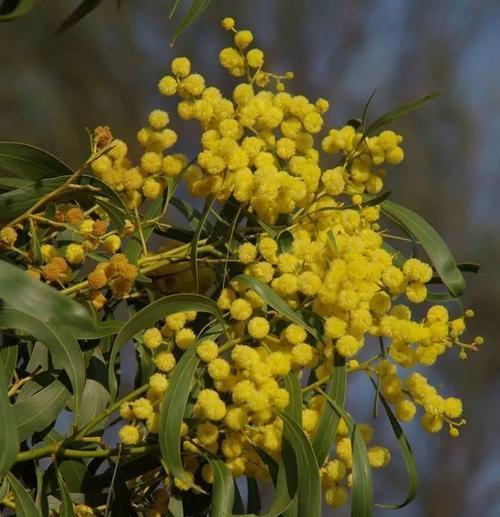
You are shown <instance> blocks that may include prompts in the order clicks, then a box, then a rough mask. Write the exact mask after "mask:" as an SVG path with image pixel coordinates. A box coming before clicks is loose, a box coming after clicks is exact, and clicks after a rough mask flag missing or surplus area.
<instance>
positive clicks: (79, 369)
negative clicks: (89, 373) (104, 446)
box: [0, 307, 85, 415]
mask: <svg viewBox="0 0 500 517" xmlns="http://www.w3.org/2000/svg"><path fill="white" fill-rule="evenodd" d="M0 327H4V328H12V329H17V330H22V331H23V332H26V333H27V334H29V335H30V336H33V337H35V338H36V339H38V340H39V341H41V342H42V343H43V344H44V345H45V346H46V347H47V348H48V349H49V351H50V353H51V354H52V358H53V360H54V364H55V365H56V366H57V367H59V368H61V369H63V370H64V371H65V372H66V373H67V374H68V377H69V380H70V382H71V385H72V387H73V395H74V397H75V413H76V414H77V415H78V409H79V407H80V401H81V398H82V394H83V389H84V386H85V363H84V361H83V355H82V352H81V350H80V347H79V345H78V341H77V340H76V339H75V337H74V336H73V334H72V333H71V331H70V330H69V329H68V328H67V327H65V326H64V325H59V326H56V325H55V324H53V323H44V322H43V321H41V320H39V319H38V318H36V317H34V316H31V315H29V314H25V313H22V312H20V311H17V310H14V309H10V308H7V307H3V308H2V309H1V310H0Z"/></svg>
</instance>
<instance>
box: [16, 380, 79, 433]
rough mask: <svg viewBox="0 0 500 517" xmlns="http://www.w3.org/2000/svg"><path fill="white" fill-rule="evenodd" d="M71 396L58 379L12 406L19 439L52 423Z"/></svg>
mask: <svg viewBox="0 0 500 517" xmlns="http://www.w3.org/2000/svg"><path fill="white" fill-rule="evenodd" d="M70 397H71V393H70V392H69V391H68V388H66V386H65V385H64V384H63V383H62V382H60V381H59V380H57V379H54V380H53V381H52V382H51V383H50V384H48V385H47V386H46V387H44V388H43V389H41V390H40V391H37V392H36V393H34V394H33V395H31V396H30V397H23V399H22V400H21V401H19V402H16V403H15V404H14V405H13V406H12V412H13V415H14V421H15V423H16V426H17V432H18V436H19V441H22V440H25V439H26V438H28V437H29V436H31V435H32V434H33V433H35V432H38V431H41V430H43V429H45V428H46V427H47V426H49V425H50V424H52V423H53V422H54V421H55V420H56V419H57V417H58V416H59V414H60V413H61V411H62V410H63V408H64V406H65V405H66V403H67V402H68V400H69V398H70Z"/></svg>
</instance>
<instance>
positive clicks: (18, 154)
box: [0, 1, 73, 180]
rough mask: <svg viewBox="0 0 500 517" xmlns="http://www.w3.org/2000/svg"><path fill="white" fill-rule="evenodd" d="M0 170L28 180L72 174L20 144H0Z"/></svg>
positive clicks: (49, 157)
mask: <svg viewBox="0 0 500 517" xmlns="http://www.w3.org/2000/svg"><path fill="white" fill-rule="evenodd" d="M22 3H24V4H26V3H27V1H25V2H22ZM0 20H1V17H0ZM0 169H4V170H6V171H8V172H10V173H11V174H14V176H18V177H20V178H24V179H28V180H41V179H44V178H50V177H57V176H68V175H70V174H72V172H73V171H72V170H71V168H70V167H68V166H67V165H66V164H65V163H63V162H62V161H61V160H59V159H58V158H56V157H55V156H53V155H52V154H50V153H48V152H47V151H44V150H43V149H40V148H38V147H35V146H33V145H29V144H23V143H20V142H0Z"/></svg>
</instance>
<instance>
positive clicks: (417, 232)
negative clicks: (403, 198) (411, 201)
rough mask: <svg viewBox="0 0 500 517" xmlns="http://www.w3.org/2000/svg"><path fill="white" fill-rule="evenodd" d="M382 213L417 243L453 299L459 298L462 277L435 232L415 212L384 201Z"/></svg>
mask: <svg viewBox="0 0 500 517" xmlns="http://www.w3.org/2000/svg"><path fill="white" fill-rule="evenodd" d="M382 211H383V213H384V214H385V215H386V216H387V217H389V219H391V220H393V221H394V222H395V223H396V224H398V225H400V226H402V227H403V228H405V229H406V230H407V231H408V233H409V234H410V235H412V236H413V237H414V238H415V239H416V240H417V241H419V243H420V244H421V245H422V246H423V248H424V250H425V251H426V253H427V255H428V256H429V258H430V259H431V261H432V263H433V265H434V267H435V268H436V271H437V272H438V274H439V276H440V277H441V279H442V280H443V283H444V284H445V285H446V287H447V288H448V290H449V291H450V293H451V294H452V295H453V296H455V297H458V296H460V295H461V294H462V293H463V292H464V289H465V280H464V277H463V275H462V273H461V272H460V270H459V269H458V267H457V263H456V262H455V259H454V258H453V256H452V254H451V252H450V250H449V248H448V246H447V245H446V243H445V242H444V241H443V239H441V237H440V236H439V234H438V233H437V232H436V230H434V228H433V227H432V226H431V225H430V224H429V223H428V222H427V221H425V219H423V218H422V217H420V216H419V215H417V214H416V213H415V212H413V211H411V210H409V209H408V208H405V207H404V206H401V205H398V204H396V203H393V202H392V201H384V202H383V203H382Z"/></svg>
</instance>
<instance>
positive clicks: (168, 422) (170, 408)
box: [159, 345, 200, 482]
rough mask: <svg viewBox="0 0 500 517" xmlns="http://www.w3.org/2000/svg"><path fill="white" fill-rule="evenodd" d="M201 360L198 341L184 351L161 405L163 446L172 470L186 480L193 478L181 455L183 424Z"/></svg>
mask: <svg viewBox="0 0 500 517" xmlns="http://www.w3.org/2000/svg"><path fill="white" fill-rule="evenodd" d="M199 362H200V359H199V357H198V356H197V355H196V345H193V346H192V347H190V348H188V350H187V351H186V352H184V353H183V354H182V357H181V358H180V360H179V362H178V364H177V365H176V367H175V368H174V371H173V373H172V375H171V377H170V382H169V384H168V388H167V392H166V394H165V397H164V399H163V401H162V404H161V407H160V435H159V436H160V450H161V455H162V458H163V460H164V461H165V463H166V465H167V467H168V469H169V471H170V472H171V473H172V474H173V475H174V476H175V477H177V478H179V479H180V480H182V481H184V482H190V481H189V478H188V477H187V475H186V473H185V471H184V467H183V465H182V459H181V425H182V421H183V418H184V412H185V410H186V404H187V402H188V398H189V394H190V393H191V388H192V383H193V378H194V374H195V372H196V368H197V367H198V364H199Z"/></svg>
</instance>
